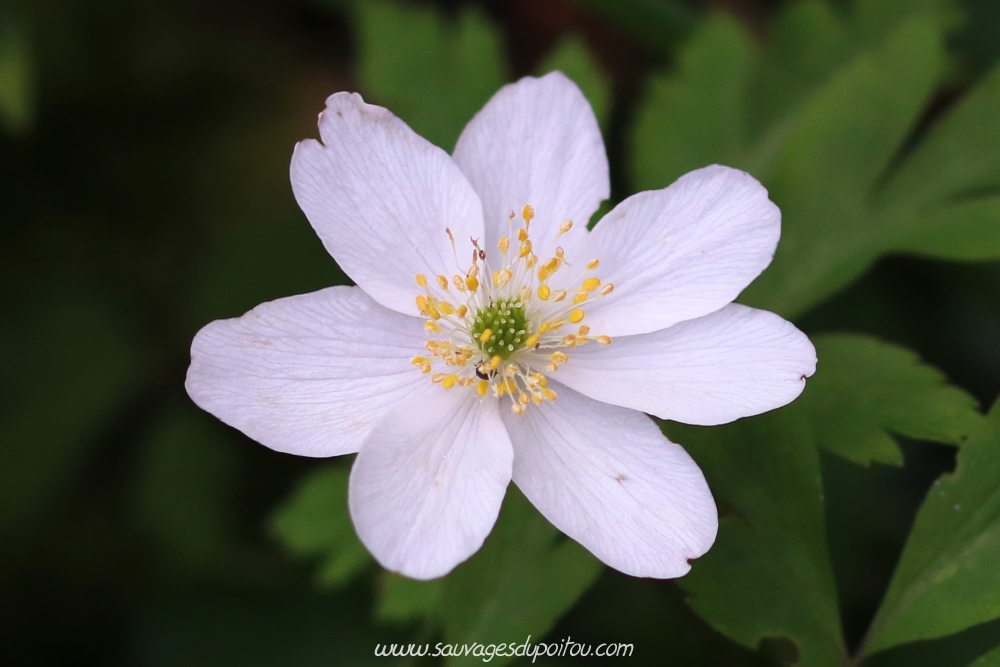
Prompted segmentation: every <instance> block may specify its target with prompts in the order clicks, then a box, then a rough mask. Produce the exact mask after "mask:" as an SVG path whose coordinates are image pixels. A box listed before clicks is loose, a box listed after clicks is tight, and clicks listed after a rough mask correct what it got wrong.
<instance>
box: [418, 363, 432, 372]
mask: <svg viewBox="0 0 1000 667" xmlns="http://www.w3.org/2000/svg"><path fill="white" fill-rule="evenodd" d="M420 372H421V373H423V374H424V375H427V374H428V373H430V372H431V364H430V362H428V363H426V364H422V365H421V366H420Z"/></svg>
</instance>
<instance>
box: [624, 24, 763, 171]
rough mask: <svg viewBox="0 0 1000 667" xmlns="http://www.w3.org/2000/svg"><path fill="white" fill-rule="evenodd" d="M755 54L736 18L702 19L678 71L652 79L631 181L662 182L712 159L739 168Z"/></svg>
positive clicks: (642, 110) (639, 127) (638, 130)
mask: <svg viewBox="0 0 1000 667" xmlns="http://www.w3.org/2000/svg"><path fill="white" fill-rule="evenodd" d="M754 60H755V54H754V51H753V47H752V45H751V41H750V38H749V36H748V35H746V33H745V31H744V30H743V29H742V28H741V27H740V26H739V24H737V23H736V22H735V21H733V20H731V19H727V18H713V19H711V20H708V21H706V22H705V24H704V25H703V26H702V27H701V28H700V29H699V30H698V32H697V34H696V35H695V36H694V37H693V38H692V40H691V43H690V44H689V46H688V48H686V49H685V50H684V52H683V53H681V56H680V71H679V73H678V74H677V75H674V76H666V77H663V76H661V77H654V78H653V80H652V82H651V83H650V87H649V91H648V92H647V96H646V101H645V103H644V104H643V105H642V107H640V109H639V111H638V116H637V118H636V122H635V129H634V133H633V135H632V145H631V151H630V152H631V154H632V173H631V174H630V176H631V178H632V182H633V183H634V184H635V187H636V188H637V189H639V190H655V189H657V188H662V187H665V186H667V185H669V184H670V183H672V182H673V181H675V180H676V179H677V178H679V177H680V176H682V175H683V174H685V173H687V172H688V171H691V170H692V169H697V168H699V167H704V166H706V165H709V164H713V163H719V164H729V165H733V166H740V165H741V163H742V160H743V159H744V157H743V156H744V153H745V150H744V141H743V134H744V131H743V118H744V116H745V113H746V111H745V95H746V88H747V85H748V77H749V75H750V72H751V71H752V67H753V64H754Z"/></svg>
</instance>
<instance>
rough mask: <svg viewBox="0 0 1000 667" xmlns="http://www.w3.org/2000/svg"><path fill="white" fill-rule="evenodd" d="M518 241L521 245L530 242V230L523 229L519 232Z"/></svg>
mask: <svg viewBox="0 0 1000 667" xmlns="http://www.w3.org/2000/svg"><path fill="white" fill-rule="evenodd" d="M517 240H518V241H520V242H521V243H524V242H525V241H527V240H528V230H527V229H525V228H524V227H521V229H519V230H517Z"/></svg>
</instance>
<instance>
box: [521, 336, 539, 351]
mask: <svg viewBox="0 0 1000 667" xmlns="http://www.w3.org/2000/svg"><path fill="white" fill-rule="evenodd" d="M537 343H538V334H531V335H530V336H528V338H527V339H526V340H525V341H524V346H525V347H526V348H528V349H531V348H533V347H535V345H536V344H537Z"/></svg>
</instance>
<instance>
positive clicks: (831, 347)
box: [799, 335, 982, 465]
mask: <svg viewBox="0 0 1000 667" xmlns="http://www.w3.org/2000/svg"><path fill="white" fill-rule="evenodd" d="M813 343H815V345H816V352H817V355H818V357H819V365H818V370H817V372H816V375H815V377H813V378H811V379H810V380H809V382H808V384H807V386H806V391H805V393H804V394H803V396H802V397H801V398H800V399H799V402H800V403H801V404H802V405H803V407H804V408H805V409H807V410H808V411H809V413H810V417H811V419H812V420H813V422H814V424H815V432H816V437H817V439H818V441H819V444H820V446H822V447H825V448H826V449H828V450H829V451H831V452H833V453H835V454H838V455H840V456H843V457H844V458H846V459H849V460H851V461H854V462H855V463H860V464H861V465H868V464H869V463H870V462H872V461H877V462H879V463H888V464H893V465H902V463H903V456H902V452H900V450H899V446H898V445H897V444H896V441H895V440H894V439H893V437H892V435H893V434H895V435H902V436H906V437H908V438H913V439H915V440H932V441H934V442H942V443H946V444H952V445H957V444H959V443H960V442H962V441H963V440H964V439H965V438H966V437H967V436H968V434H969V433H970V432H971V431H972V430H974V429H975V428H977V427H978V426H979V424H980V422H981V421H982V415H980V414H979V412H978V411H977V410H976V401H975V399H974V398H972V396H970V395H969V394H967V393H966V392H964V391H962V390H961V389H958V388H957V387H953V386H949V385H948V384H947V380H946V378H945V377H944V375H943V374H942V373H941V372H940V371H938V370H937V369H936V368H934V367H932V366H928V365H926V364H923V363H921V362H920V360H919V359H918V358H917V356H916V355H915V354H913V353H912V352H910V351H909V350H906V349H904V348H901V347H897V346H895V345H890V344H887V343H882V342H880V341H878V340H875V339H873V338H868V337H864V336H853V335H828V336H822V337H817V338H814V339H813Z"/></svg>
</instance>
